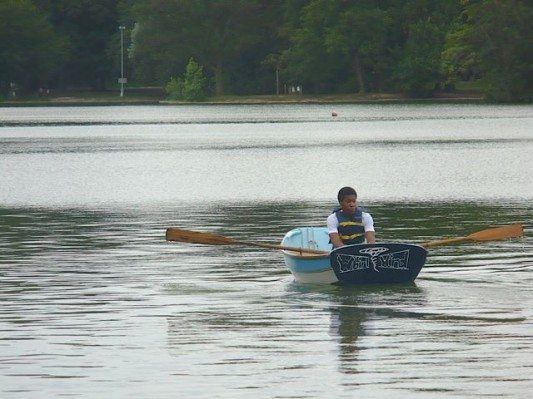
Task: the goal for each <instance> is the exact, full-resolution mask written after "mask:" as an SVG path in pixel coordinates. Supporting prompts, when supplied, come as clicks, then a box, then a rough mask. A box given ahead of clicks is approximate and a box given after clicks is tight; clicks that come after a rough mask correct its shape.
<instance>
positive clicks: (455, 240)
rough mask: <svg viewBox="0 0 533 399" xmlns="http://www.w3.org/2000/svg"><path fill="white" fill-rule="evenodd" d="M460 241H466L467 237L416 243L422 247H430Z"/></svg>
mask: <svg viewBox="0 0 533 399" xmlns="http://www.w3.org/2000/svg"><path fill="white" fill-rule="evenodd" d="M462 241H468V237H456V238H445V239H443V240H433V241H427V242H424V243H422V244H418V245H420V246H421V247H424V248H431V247H438V246H440V245H449V244H455V243H458V242H462Z"/></svg>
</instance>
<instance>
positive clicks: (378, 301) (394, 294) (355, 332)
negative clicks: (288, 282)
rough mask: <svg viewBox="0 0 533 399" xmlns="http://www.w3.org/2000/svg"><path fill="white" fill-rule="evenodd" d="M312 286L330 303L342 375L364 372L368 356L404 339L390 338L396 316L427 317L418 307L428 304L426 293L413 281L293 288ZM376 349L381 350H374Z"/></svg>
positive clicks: (406, 317) (330, 328)
mask: <svg viewBox="0 0 533 399" xmlns="http://www.w3.org/2000/svg"><path fill="white" fill-rule="evenodd" d="M313 288H314V289H315V290H317V291H319V292H321V293H322V294H324V295H325V296H326V297H327V301H328V302H329V307H328V308H329V311H330V326H329V335H330V336H331V337H332V339H333V340H334V341H336V342H337V343H338V359H339V371H340V372H342V373H343V374H355V373H361V372H363V371H365V370H364V366H363V364H362V362H364V361H365V360H366V359H367V357H369V356H372V357H375V354H376V353H380V352H381V350H382V349H386V348H387V347H394V346H395V345H397V340H398V339H400V340H404V338H402V337H396V336H394V337H393V339H392V340H391V339H390V338H391V337H390V336H391V335H393V334H394V333H393V331H395V330H396V328H390V323H391V322H392V323H394V319H414V320H419V319H422V318H424V317H425V316H424V313H423V312H419V311H417V309H421V308H422V309H423V308H424V307H426V306H427V298H426V294H425V292H424V290H423V289H422V288H420V287H419V286H417V285H416V284H415V283H414V282H412V283H406V284H389V285H364V286H339V285H331V286H329V287H328V288H326V286H318V285H316V286H310V285H298V284H294V285H293V289H294V290H296V291H300V292H302V293H305V292H309V290H312V289H313ZM382 321H385V322H384V323H382ZM400 324H401V322H400ZM382 325H383V326H382ZM387 326H389V327H387ZM391 341H394V342H391ZM375 349H378V351H377V352H376V351H374V350H375ZM366 350H372V351H373V352H372V355H369V353H366V354H365V351H366Z"/></svg>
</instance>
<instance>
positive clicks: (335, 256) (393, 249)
mask: <svg viewBox="0 0 533 399" xmlns="http://www.w3.org/2000/svg"><path fill="white" fill-rule="evenodd" d="M281 244H282V245H283V246H287V247H293V248H294V247H296V248H301V249H302V250H301V251H297V250H284V251H283V256H284V259H285V264H286V265H287V268H288V269H289V270H290V272H291V273H292V274H293V276H294V279H295V280H296V281H297V282H300V283H315V284H333V283H341V284H389V283H406V282H411V281H414V280H415V278H416V277H417V276H418V273H420V270H421V269H422V267H423V266H424V263H425V262H426V256H427V250H426V249H425V248H424V247H422V246H419V245H413V244H403V243H376V244H354V245H346V246H344V247H341V248H336V249H333V248H332V245H331V243H330V242H329V234H328V232H327V229H326V228H325V227H304V228H297V229H293V230H291V231H289V232H288V233H287V234H286V235H285V237H284V238H283V240H282V242H281ZM309 249H311V250H322V251H324V253H323V254H312V253H306V252H305V250H309Z"/></svg>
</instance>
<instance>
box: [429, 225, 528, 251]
mask: <svg viewBox="0 0 533 399" xmlns="http://www.w3.org/2000/svg"><path fill="white" fill-rule="evenodd" d="M523 235H524V228H523V227H522V225H520V224H510V225H508V226H502V227H495V228H493V229H487V230H481V231H478V232H476V233H472V234H470V235H468V236H466V237H456V238H446V239H443V240H434V241H428V242H424V243H422V244H419V245H420V246H422V247H425V248H430V247H437V246H440V245H449V244H455V243H459V242H464V241H498V240H505V239H507V238H514V237H522V236H523Z"/></svg>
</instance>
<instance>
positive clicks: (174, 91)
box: [165, 58, 206, 101]
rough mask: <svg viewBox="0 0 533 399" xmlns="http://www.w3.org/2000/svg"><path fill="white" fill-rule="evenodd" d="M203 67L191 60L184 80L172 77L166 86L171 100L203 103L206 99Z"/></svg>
mask: <svg viewBox="0 0 533 399" xmlns="http://www.w3.org/2000/svg"><path fill="white" fill-rule="evenodd" d="M205 88H206V77H205V75H204V70H203V67H201V66H200V65H199V64H198V63H196V62H195V61H194V59H192V58H191V59H190V60H189V63H188V64H187V68H186V70H185V74H184V76H183V78H174V77H172V78H171V79H170V81H169V82H168V83H167V85H166V86H165V90H166V92H167V93H168V95H169V98H170V99H171V100H185V101H201V100H204V99H205V97H206V92H205Z"/></svg>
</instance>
